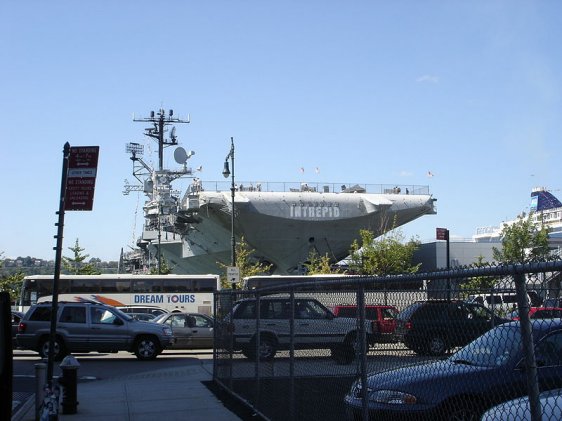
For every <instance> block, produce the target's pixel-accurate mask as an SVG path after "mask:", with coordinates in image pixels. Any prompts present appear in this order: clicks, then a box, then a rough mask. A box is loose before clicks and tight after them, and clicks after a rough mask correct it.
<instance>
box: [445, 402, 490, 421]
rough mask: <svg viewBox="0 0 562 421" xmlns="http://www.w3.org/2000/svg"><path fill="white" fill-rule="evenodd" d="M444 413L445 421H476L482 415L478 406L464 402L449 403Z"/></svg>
mask: <svg viewBox="0 0 562 421" xmlns="http://www.w3.org/2000/svg"><path fill="white" fill-rule="evenodd" d="M444 412H445V416H444V417H443V420H446V421H478V420H480V417H481V415H482V411H481V410H480V409H479V408H478V406H475V405H473V404H471V403H470V402H469V401H466V400H462V401H455V402H450V403H449V404H448V405H447V406H446V408H445V410H444Z"/></svg>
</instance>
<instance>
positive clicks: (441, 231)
mask: <svg viewBox="0 0 562 421" xmlns="http://www.w3.org/2000/svg"><path fill="white" fill-rule="evenodd" d="M436 238H437V239H438V240H448V239H449V230H448V229H447V228H436Z"/></svg>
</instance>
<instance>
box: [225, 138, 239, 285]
mask: <svg viewBox="0 0 562 421" xmlns="http://www.w3.org/2000/svg"><path fill="white" fill-rule="evenodd" d="M229 158H230V163H231V166H232V172H230V169H229V167H228V159H229ZM222 175H223V176H224V178H228V177H229V176H230V179H231V185H230V193H231V200H232V203H231V205H232V215H231V218H230V229H231V238H230V242H231V247H232V250H231V264H232V266H233V267H235V266H236V239H235V238H234V192H235V190H236V189H235V186H234V138H232V137H231V138H230V152H228V155H226V158H225V160H224V169H223V171H222ZM233 287H234V283H233Z"/></svg>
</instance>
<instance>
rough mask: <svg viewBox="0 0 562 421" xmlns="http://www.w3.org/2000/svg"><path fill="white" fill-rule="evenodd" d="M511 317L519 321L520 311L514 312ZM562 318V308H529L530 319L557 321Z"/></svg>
mask: <svg viewBox="0 0 562 421" xmlns="http://www.w3.org/2000/svg"><path fill="white" fill-rule="evenodd" d="M509 317H510V318H511V319H512V320H519V310H514V311H513V312H512V313H511V314H510V315H509ZM560 317H562V308H557V307H531V308H529V318H530V319H555V318H560Z"/></svg>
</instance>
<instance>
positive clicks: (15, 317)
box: [12, 310, 23, 349]
mask: <svg viewBox="0 0 562 421" xmlns="http://www.w3.org/2000/svg"><path fill="white" fill-rule="evenodd" d="M22 318H23V313H22V312H20V311H14V310H12V348H13V349H15V348H17V346H18V341H17V339H16V335H17V334H18V326H19V324H20V321H21V319H22Z"/></svg>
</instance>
